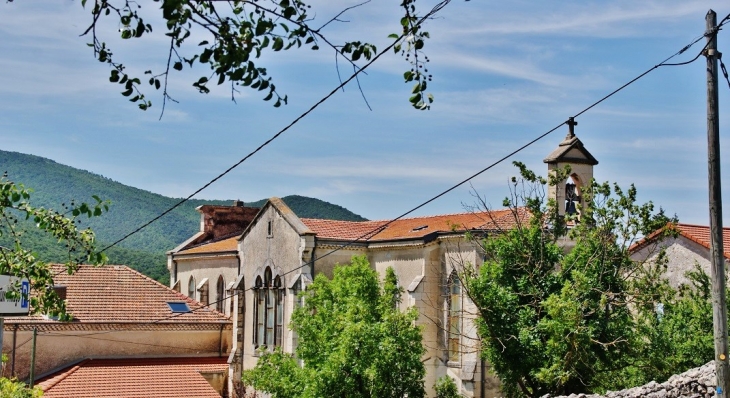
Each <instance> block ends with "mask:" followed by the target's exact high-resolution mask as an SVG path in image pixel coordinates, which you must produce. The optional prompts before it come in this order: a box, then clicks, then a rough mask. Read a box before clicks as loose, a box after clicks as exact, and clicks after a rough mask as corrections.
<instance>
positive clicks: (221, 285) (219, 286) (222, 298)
mask: <svg viewBox="0 0 730 398" xmlns="http://www.w3.org/2000/svg"><path fill="white" fill-rule="evenodd" d="M215 291H216V299H215V309H216V310H218V312H220V313H224V311H225V310H226V306H225V303H226V281H225V279H223V275H219V276H218V283H216V285H215Z"/></svg>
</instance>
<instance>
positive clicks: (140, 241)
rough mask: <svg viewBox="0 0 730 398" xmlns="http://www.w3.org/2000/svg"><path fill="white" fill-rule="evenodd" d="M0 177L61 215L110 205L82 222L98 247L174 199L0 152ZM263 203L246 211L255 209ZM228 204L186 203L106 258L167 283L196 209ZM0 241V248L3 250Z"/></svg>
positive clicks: (51, 256) (302, 204)
mask: <svg viewBox="0 0 730 398" xmlns="http://www.w3.org/2000/svg"><path fill="white" fill-rule="evenodd" d="M0 172H5V173H7V176H8V179H10V180H11V181H15V182H18V183H22V184H23V185H25V187H26V188H31V189H33V193H32V195H31V202H32V203H33V204H34V205H35V206H43V207H47V208H55V209H60V208H61V207H62V205H63V204H64V203H70V202H71V201H72V200H74V201H76V202H93V199H92V195H96V196H98V197H100V198H101V199H103V200H110V201H111V205H110V206H109V211H108V212H107V213H105V214H104V215H103V216H102V217H97V218H94V219H90V220H88V221H87V226H89V227H91V228H92V229H93V230H94V231H95V232H96V234H97V239H98V240H99V241H100V242H102V243H107V244H108V243H111V242H114V241H116V240H117V239H120V238H122V237H123V236H124V235H126V234H127V233H129V232H131V231H133V230H135V229H136V228H138V227H139V226H141V225H143V224H144V223H146V222H147V221H149V220H151V219H152V218H154V217H156V216H157V215H159V214H161V213H162V212H164V211H165V210H167V209H169V208H170V207H172V206H173V205H175V204H176V203H177V202H179V201H180V199H179V198H169V197H166V196H162V195H159V194H155V193H152V192H149V191H145V190H142V189H137V188H134V187H130V186H127V185H124V184H121V183H119V182H116V181H113V180H111V179H109V178H106V177H104V176H101V175H98V174H94V173H91V172H88V171H85V170H79V169H75V168H73V167H70V166H65V165H62V164H59V163H56V162H54V161H53V160H50V159H46V158H42V157H39V156H34V155H26V154H22V153H17V152H7V151H0ZM282 200H283V201H284V202H285V203H286V204H287V205H288V206H289V207H291V209H292V210H293V211H294V212H295V213H296V214H297V215H299V216H300V217H311V218H326V219H335V220H350V221H362V220H365V219H364V218H363V217H361V216H359V215H357V214H354V213H352V212H350V211H349V210H347V209H345V208H343V207H341V206H337V205H334V204H331V203H328V202H324V201H321V200H319V199H314V198H307V197H304V196H297V195H292V196H286V197H283V198H282ZM265 201H266V200H265V199H262V200H259V201H257V202H253V203H246V206H252V207H258V206H261V205H263V203H264V202H265ZM230 203H232V200H200V199H192V200H190V201H187V202H185V203H184V204H182V205H181V206H179V207H178V208H176V209H175V210H173V211H171V212H170V213H169V214H167V215H165V216H164V217H162V218H161V219H160V220H158V221H156V222H154V223H152V224H151V225H149V226H148V227H146V228H145V229H143V230H142V231H140V232H138V233H136V234H134V235H132V236H131V237H129V238H128V239H126V240H124V241H122V242H121V243H120V244H119V245H117V246H115V247H114V248H112V249H110V250H109V251H108V252H107V255H109V258H110V262H112V263H116V264H126V265H130V266H132V267H133V268H135V269H138V270H139V271H141V272H143V273H145V274H147V275H148V276H150V277H152V278H154V279H157V280H159V281H161V282H163V283H166V281H167V278H168V275H167V269H166V268H165V254H164V253H165V252H166V251H168V250H171V249H172V248H174V247H175V246H177V245H178V244H180V243H181V242H183V241H184V240H185V239H187V238H188V237H190V236H191V235H192V234H194V233H195V232H196V231H197V230H198V228H199V222H200V213H198V212H197V211H195V208H196V207H198V206H200V205H204V204H225V205H228V204H230ZM25 239H26V240H27V241H29V242H32V244H33V247H34V248H35V250H37V252H38V254H39V256H41V258H43V259H45V260H48V261H61V260H62V258H61V257H60V256H61V255H62V252H61V250H59V248H57V247H56V245H55V242H54V240H53V239H49V238H47V237H45V236H43V235H42V234H39V233H37V231H33V229H32V228H28V232H27V233H26V235H25ZM7 243H9V242H7V237H0V244H7Z"/></svg>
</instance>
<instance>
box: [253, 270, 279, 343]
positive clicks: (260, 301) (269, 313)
mask: <svg viewBox="0 0 730 398" xmlns="http://www.w3.org/2000/svg"><path fill="white" fill-rule="evenodd" d="M254 296H255V298H256V311H255V313H254V326H255V333H254V344H255V345H257V346H267V347H274V346H281V342H282V337H283V335H284V289H283V286H282V283H281V278H280V277H279V276H276V277H274V278H272V273H271V268H269V267H266V270H265V271H264V278H263V279H262V278H261V277H260V276H259V277H257V278H256V283H255V284H254Z"/></svg>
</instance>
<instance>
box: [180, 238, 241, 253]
mask: <svg viewBox="0 0 730 398" xmlns="http://www.w3.org/2000/svg"><path fill="white" fill-rule="evenodd" d="M236 250H238V235H236V236H234V237H231V238H228V239H223V240H219V241H216V242H210V243H205V244H202V245H200V246H195V247H193V248H190V249H185V250H181V251H179V252H177V253H175V255H180V254H198V253H218V252H227V251H236Z"/></svg>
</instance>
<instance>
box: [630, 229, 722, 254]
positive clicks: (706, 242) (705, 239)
mask: <svg viewBox="0 0 730 398" xmlns="http://www.w3.org/2000/svg"><path fill="white" fill-rule="evenodd" d="M675 228H676V230H677V232H679V235H680V236H682V237H684V238H686V239H689V240H690V241H692V242H694V243H697V244H698V245H700V246H703V247H705V248H706V249H707V250H710V227H709V226H707V225H695V224H683V223H677V224H676V226H675ZM660 232H661V231H656V232H654V233H652V234H651V235H649V236H647V238H646V239H643V240H641V241H639V242H637V243H636V244H634V245H633V246H631V248H629V251H631V252H636V251H637V250H640V249H642V248H644V247H646V245H648V244H649V243H650V242H653V241H655V240H656V238H657V236H659V234H660ZM722 246H723V251H724V253H723V254H724V256H725V258H726V259H730V228H723V230H722Z"/></svg>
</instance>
